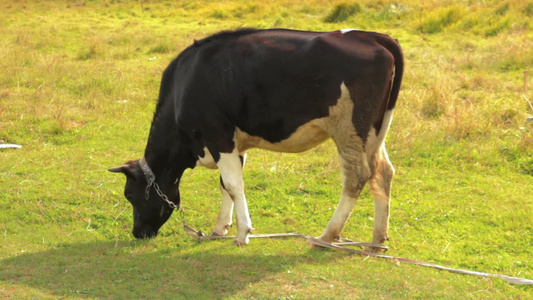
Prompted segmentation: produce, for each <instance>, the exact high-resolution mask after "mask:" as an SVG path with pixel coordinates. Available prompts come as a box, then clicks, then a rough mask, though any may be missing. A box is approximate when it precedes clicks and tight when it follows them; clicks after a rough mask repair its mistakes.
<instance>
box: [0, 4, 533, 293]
mask: <svg viewBox="0 0 533 300" xmlns="http://www.w3.org/2000/svg"><path fill="white" fill-rule="evenodd" d="M239 27H258V28H270V27H286V28H294V29H303V30H335V29H341V28H359V29H365V30H372V31H379V32H384V33H387V34H389V35H391V36H393V37H395V38H397V39H398V40H399V41H400V43H401V45H402V46H403V49H404V53H405V57H406V72H405V75H404V84H403V87H402V91H401V93H400V99H399V100H398V104H397V109H396V114H395V119H394V122H393V124H392V127H391V131H390V134H389V136H388V139H387V146H388V149H389V154H390V156H391V160H392V162H393V164H394V166H395V168H396V170H397V172H396V176H395V179H394V183H393V199H392V208H391V228H390V236H391V240H390V241H389V242H388V245H389V247H390V250H389V252H388V253H387V254H390V255H393V256H401V257H408V258H412V259H420V260H426V261H430V262H433V263H438V264H442V265H445V266H448V267H455V268H465V269H470V270H475V271H480V272H491V273H497V274H504V275H509V276H519V277H525V278H529V279H533V259H532V257H533V213H532V212H533V195H532V192H533V177H532V176H533V123H526V122H525V120H526V118H527V117H528V116H530V115H533V110H531V109H530V108H529V106H528V104H527V102H526V100H525V99H524V98H523V97H522V95H525V96H526V97H528V98H529V99H530V101H533V92H532V91H531V90H533V84H532V83H531V81H530V82H529V86H530V89H529V91H527V92H526V91H524V71H526V70H529V71H530V72H533V69H532V68H531V67H532V66H533V2H532V1H525V0H522V1H519V0H517V1H490V0H489V1H452V0H447V1H421V0H414V1H403V0H398V1H377V2H376V1H370V0H368V1H366V0H363V1H357V2H353V1H344V2H343V1H326V0H311V1H289V0H279V1H270V0H268V1H244V0H233V1H224V2H218V1H113V0H110V1H104V0H102V1H100V0H94V1H77V2H75V1H15V0H4V1H2V2H0V140H2V141H0V143H16V144H20V145H22V148H21V149H0V298H14V299H18V298H62V297H65V298H144V299H147V298H153V299H158V298H195V299H198V298H300V299H301V298H354V297H356V298H369V299H375V298H387V299H388V298H402V299H403V298H459V297H461V298H463V297H468V298H484V299H486V298H490V299H492V298H498V299H505V298H514V299H527V298H533V289H532V286H517V285H510V284H507V283H505V282H504V281H502V280H499V279H494V278H489V279H487V278H477V277H471V276H463V275H457V274H451V273H447V272H442V271H437V270H432V269H426V268H422V267H416V266H411V265H405V264H396V263H393V262H390V261H386V260H380V259H374V258H366V257H360V256H354V255H348V254H345V253H340V252H335V251H331V250H324V249H314V248H310V247H309V246H307V244H306V243H305V241H304V240H263V241H261V240H252V241H251V243H250V245H248V246H246V247H241V248H238V247H234V246H230V242H229V241H213V242H204V243H197V242H196V241H194V240H192V239H190V238H189V237H188V236H187V235H186V234H185V233H184V232H183V231H182V230H181V225H180V219H179V216H177V215H175V216H173V217H172V218H171V219H170V220H169V222H168V223H167V224H166V225H165V226H164V227H163V228H162V229H161V232H160V235H159V236H158V237H157V238H155V239H152V240H148V241H137V240H134V239H133V237H132V236H131V227H132V225H133V221H132V210H131V206H130V204H129V203H128V202H127V201H126V200H125V198H124V197H123V194H122V193H123V184H124V178H123V176H119V175H116V174H112V173H109V172H107V169H108V168H110V167H114V166H117V165H120V164H122V163H123V162H125V161H127V160H130V159H138V158H140V156H141V155H142V153H143V150H144V146H145V143H146V139H147V135H148V130H149V125H150V122H151V118H152V116H153V112H154V108H155V100H156V99H157V93H158V89H159V81H160V78H161V73H162V71H163V70H164V68H165V67H166V65H167V64H168V63H169V62H170V60H171V59H172V58H173V57H175V56H176V55H177V54H178V53H179V52H180V51H181V50H182V49H184V48H185V47H186V46H187V45H189V44H190V43H192V41H193V39H200V38H202V37H204V36H206V35H208V34H210V33H214V32H217V31H219V30H223V29H234V28H239ZM530 77H533V75H532V76H530ZM245 171H246V172H245V184H246V192H247V197H248V201H249V207H250V213H251V215H252V219H253V221H254V227H255V228H256V232H257V233H270V232H300V233H305V234H310V235H319V234H320V233H321V231H322V230H323V228H324V227H325V225H326V224H327V221H328V220H329V218H330V217H331V215H332V213H333V210H334V209H335V205H336V203H337V201H338V197H339V194H340V176H339V171H338V161H337V158H336V154H335V148H334V146H333V144H332V143H331V142H327V143H325V144H323V145H321V146H319V147H317V148H316V149H314V150H312V151H309V152H306V153H303V154H298V155H296V154H280V153H269V152H264V151H259V150H252V151H250V152H249V156H248V161H247V165H246V168H245ZM181 193H182V204H183V206H184V208H185V210H186V215H187V220H188V222H189V223H190V224H191V225H192V226H194V227H197V228H201V229H204V230H210V229H211V228H212V226H213V225H214V223H215V220H216V214H217V212H218V208H219V203H220V195H219V190H218V174H217V173H216V172H215V171H211V170H205V169H200V168H198V169H195V170H191V171H187V172H186V174H185V175H184V178H183V183H182V185H181ZM372 224H373V200H372V197H371V196H370V194H369V192H368V191H367V190H365V191H364V192H363V195H362V197H361V199H360V200H359V201H358V205H357V206H356V209H355V210H354V212H353V214H352V216H351V218H350V220H349V221H348V223H347V225H346V228H345V229H344V231H343V236H345V237H347V238H350V239H353V240H361V241H370V240H371V230H372ZM234 232H235V228H232V229H231V233H234Z"/></svg>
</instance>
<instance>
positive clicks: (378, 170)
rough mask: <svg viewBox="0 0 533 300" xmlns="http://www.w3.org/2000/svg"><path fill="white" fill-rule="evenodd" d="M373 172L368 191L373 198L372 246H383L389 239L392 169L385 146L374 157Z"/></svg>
mask: <svg viewBox="0 0 533 300" xmlns="http://www.w3.org/2000/svg"><path fill="white" fill-rule="evenodd" d="M374 166H375V168H374V170H373V171H374V172H373V175H372V178H371V179H370V189H371V191H372V194H373V196H374V232H373V239H372V243H373V244H378V245H383V244H384V243H385V241H386V240H388V239H389V211H390V196H391V185H392V177H393V176H394V167H393V166H392V163H391V162H390V160H389V156H388V155H387V150H386V149H385V144H382V146H381V148H380V149H379V150H378V151H377V153H376V154H375V156H374Z"/></svg>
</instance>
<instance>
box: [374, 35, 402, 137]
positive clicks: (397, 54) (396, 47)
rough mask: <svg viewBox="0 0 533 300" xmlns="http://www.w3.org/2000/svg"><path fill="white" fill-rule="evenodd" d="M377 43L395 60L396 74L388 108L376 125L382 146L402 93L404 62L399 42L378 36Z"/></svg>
mask: <svg viewBox="0 0 533 300" xmlns="http://www.w3.org/2000/svg"><path fill="white" fill-rule="evenodd" d="M376 41H377V42H378V43H379V44H380V45H381V46H382V47H383V48H385V49H386V50H387V51H388V52H389V53H390V54H391V55H392V57H393V58H394V74H393V76H392V79H391V81H392V85H391V87H390V92H389V93H388V96H389V97H388V99H384V100H385V101H386V106H383V108H382V109H383V110H382V111H381V113H382V115H381V116H380V117H379V121H378V122H377V123H375V124H374V125H375V128H376V131H377V134H378V137H377V140H378V144H381V143H383V141H384V140H385V136H386V135H387V132H388V130H389V127H390V125H391V123H392V115H393V111H394V106H395V105H396V100H398V94H399V93H400V86H401V84H402V77H403V64H404V61H403V53H402V48H401V47H400V44H399V43H398V41H397V40H394V39H392V38H390V37H389V36H387V35H381V34H378V35H377V36H376Z"/></svg>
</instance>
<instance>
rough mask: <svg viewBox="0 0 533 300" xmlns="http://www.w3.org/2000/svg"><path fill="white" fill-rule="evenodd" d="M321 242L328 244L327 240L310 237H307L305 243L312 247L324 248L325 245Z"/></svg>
mask: <svg viewBox="0 0 533 300" xmlns="http://www.w3.org/2000/svg"><path fill="white" fill-rule="evenodd" d="M323 243H327V244H330V243H329V242H326V241H324V240H322V239H321V238H316V237H310V238H308V239H307V245H309V246H311V247H314V248H326V246H325V245H323Z"/></svg>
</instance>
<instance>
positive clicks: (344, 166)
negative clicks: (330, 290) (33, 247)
mask: <svg viewBox="0 0 533 300" xmlns="http://www.w3.org/2000/svg"><path fill="white" fill-rule="evenodd" d="M353 139H354V142H353V143H349V144H339V143H337V148H338V152H339V162H340V167H341V174H342V194H341V199H340V201H339V205H338V206H337V209H336V210H335V213H334V214H333V217H331V219H330V221H329V223H328V226H327V227H326V229H325V231H324V233H322V235H321V236H320V239H321V240H323V241H326V242H329V243H331V242H333V241H334V240H336V239H338V238H339V235H340V232H341V230H342V228H343V227H344V224H345V223H346V220H347V219H348V217H349V216H350V214H351V212H352V210H353V208H354V206H355V203H356V201H357V198H358V197H359V195H360V194H361V190H362V189H363V187H364V186H365V184H366V182H367V181H368V179H369V178H370V168H369V166H368V161H367V158H366V154H365V153H364V152H363V149H362V143H361V142H360V139H359V138H358V137H353Z"/></svg>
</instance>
